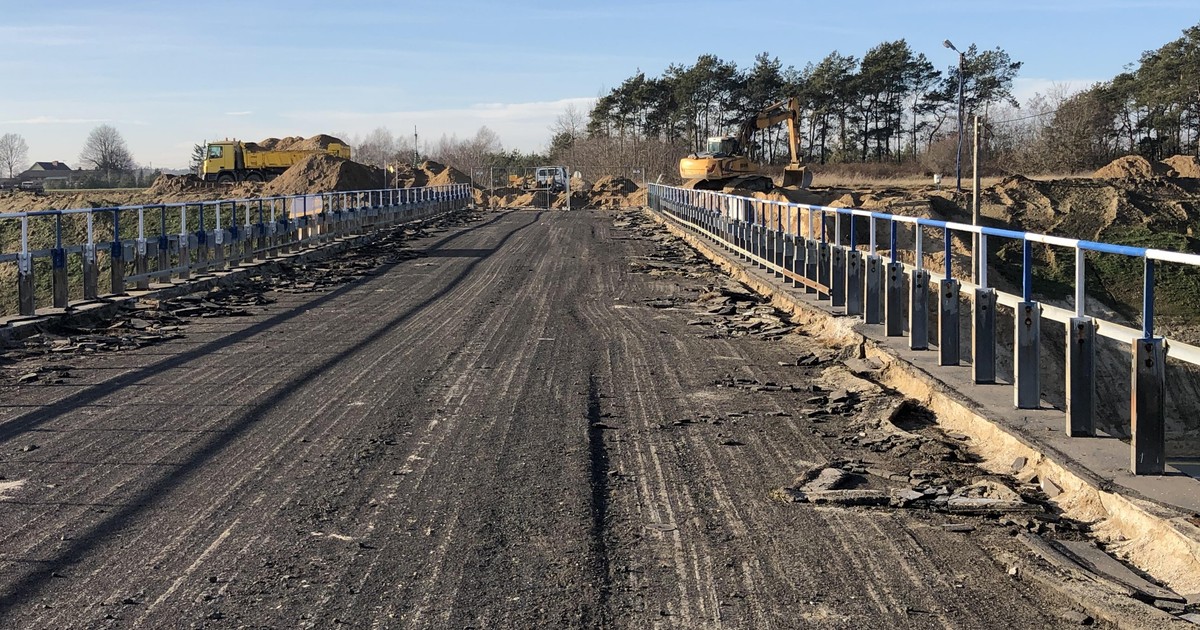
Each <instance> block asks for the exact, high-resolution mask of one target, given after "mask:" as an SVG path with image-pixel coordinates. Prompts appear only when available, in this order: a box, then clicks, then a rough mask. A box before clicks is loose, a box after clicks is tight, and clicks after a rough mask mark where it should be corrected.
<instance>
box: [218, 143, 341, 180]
mask: <svg viewBox="0 0 1200 630" xmlns="http://www.w3.org/2000/svg"><path fill="white" fill-rule="evenodd" d="M313 153H328V154H329V155H332V156H335V157H341V158H346V159H350V147H348V146H346V145H344V144H340V143H337V142H334V143H330V144H329V145H327V146H326V147H325V148H323V149H310V150H298V151H273V150H266V149H262V148H261V147H259V146H258V145H256V144H254V143H252V142H239V141H237V140H224V141H222V142H210V143H209V144H208V146H207V147H205V150H204V162H203V164H202V165H201V167H200V176H201V177H202V178H203V179H204V180H205V181H210V182H220V183H223V184H232V183H234V182H265V181H270V180H271V179H274V178H275V176H276V175H279V174H280V173H282V172H284V171H286V170H287V169H288V167H290V166H291V165H293V164H295V163H296V162H299V161H300V160H303V159H304V158H306V157H308V156H309V155H312V154H313Z"/></svg>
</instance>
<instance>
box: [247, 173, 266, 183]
mask: <svg viewBox="0 0 1200 630" xmlns="http://www.w3.org/2000/svg"><path fill="white" fill-rule="evenodd" d="M246 181H248V182H262V181H263V176H262V174H261V173H250V174H249V175H247V176H246Z"/></svg>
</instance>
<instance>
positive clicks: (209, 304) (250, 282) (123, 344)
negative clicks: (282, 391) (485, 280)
mask: <svg viewBox="0 0 1200 630" xmlns="http://www.w3.org/2000/svg"><path fill="white" fill-rule="evenodd" d="M475 220H478V215H476V214H471V213H466V212H463V213H456V214H454V215H449V216H447V217H444V218H442V219H439V220H438V221H437V222H434V223H432V224H418V225H410V226H403V227H400V228H397V229H395V230H393V231H391V232H389V233H388V234H386V235H383V236H381V237H380V238H378V239H376V240H375V241H373V242H371V243H369V244H365V245H361V246H359V247H356V248H354V249H351V250H349V251H346V252H344V253H342V254H340V255H337V256H333V257H330V258H325V259H322V260H319V261H315V262H297V263H289V262H280V263H279V264H277V265H275V266H274V267H273V268H272V269H271V270H270V271H269V272H268V273H265V274H264V275H261V276H250V277H244V278H242V279H240V280H239V281H238V282H236V283H231V284H222V285H221V286H216V287H213V288H211V289H209V290H207V291H204V292H198V293H191V294H186V295H181V296H177V297H170V298H161V299H154V298H141V299H138V300H136V301H131V302H123V303H120V304H119V305H118V306H117V308H116V309H115V310H113V311H107V314H106V315H104V316H94V317H87V316H84V315H82V314H80V315H77V316H75V317H72V318H70V319H65V320H60V321H58V322H54V323H50V324H47V325H44V326H43V327H42V329H41V330H40V331H39V332H37V333H36V334H33V335H31V336H28V337H25V338H23V339H19V340H15V341H11V342H9V345H8V347H6V348H4V349H3V350H0V385H29V384H35V383H36V384H62V383H64V382H65V381H64V379H67V378H71V372H72V370H75V369H76V367H75V366H73V365H70V364H68V363H67V362H68V361H72V360H76V359H82V358H86V357H87V356H90V355H95V354H97V353H107V352H121V351H127V350H134V349H137V348H142V347H145V346H151V345H155V344H160V343H165V342H168V341H172V340H175V339H180V338H183V337H184V336H185V332H186V330H187V327H188V324H189V322H190V321H192V320H196V319H216V318H230V317H247V316H253V315H257V314H261V313H263V312H266V311H267V310H268V307H269V306H270V305H271V304H274V303H275V302H276V299H275V298H274V297H272V295H273V294H280V293H320V292H326V291H331V290H333V289H336V288H337V287H340V286H342V285H345V284H348V283H352V282H357V281H360V280H362V279H364V278H367V277H369V276H372V275H375V274H378V273H380V272H382V271H383V270H384V269H385V268H386V267H387V266H389V265H393V264H397V263H400V262H403V261H405V260H410V259H413V258H419V257H422V256H424V253H422V252H420V251H417V250H412V249H407V248H406V247H407V246H406V245H405V243H406V242H407V241H410V240H413V239H417V238H421V237H425V236H431V235H435V234H439V233H442V232H445V231H446V230H447V229H448V228H450V227H452V226H456V225H461V224H465V223H470V222H472V221H475Z"/></svg>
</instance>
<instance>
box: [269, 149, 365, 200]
mask: <svg viewBox="0 0 1200 630" xmlns="http://www.w3.org/2000/svg"><path fill="white" fill-rule="evenodd" d="M383 182H384V172H383V169H381V168H376V167H374V166H367V165H366V164H359V163H358V162H354V161H351V160H347V159H345V158H339V157H334V156H332V155H327V154H324V153H314V154H312V155H309V156H307V157H305V158H304V159H302V160H300V161H299V162H297V163H295V164H293V165H292V167H291V168H289V169H288V170H286V171H284V172H283V174H282V175H280V176H279V177H276V178H275V179H273V180H271V182H270V183H269V184H267V185H266V186H265V187H264V188H263V191H262V194H263V195H264V196H276V195H303V194H308V193H314V192H332V191H337V190H373V189H378V188H380V187H382V186H383Z"/></svg>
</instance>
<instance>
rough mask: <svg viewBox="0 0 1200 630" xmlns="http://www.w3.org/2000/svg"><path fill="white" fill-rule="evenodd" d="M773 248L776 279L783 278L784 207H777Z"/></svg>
mask: <svg viewBox="0 0 1200 630" xmlns="http://www.w3.org/2000/svg"><path fill="white" fill-rule="evenodd" d="M771 248H772V249H773V250H774V252H775V255H774V256H773V257H772V258H771V262H773V263H774V264H775V277H776V278H782V277H783V269H784V266H783V258H784V256H785V252H784V251H783V250H784V239H783V207H782V206H779V205H776V206H775V230H774V233H773V234H772V235H771Z"/></svg>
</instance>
